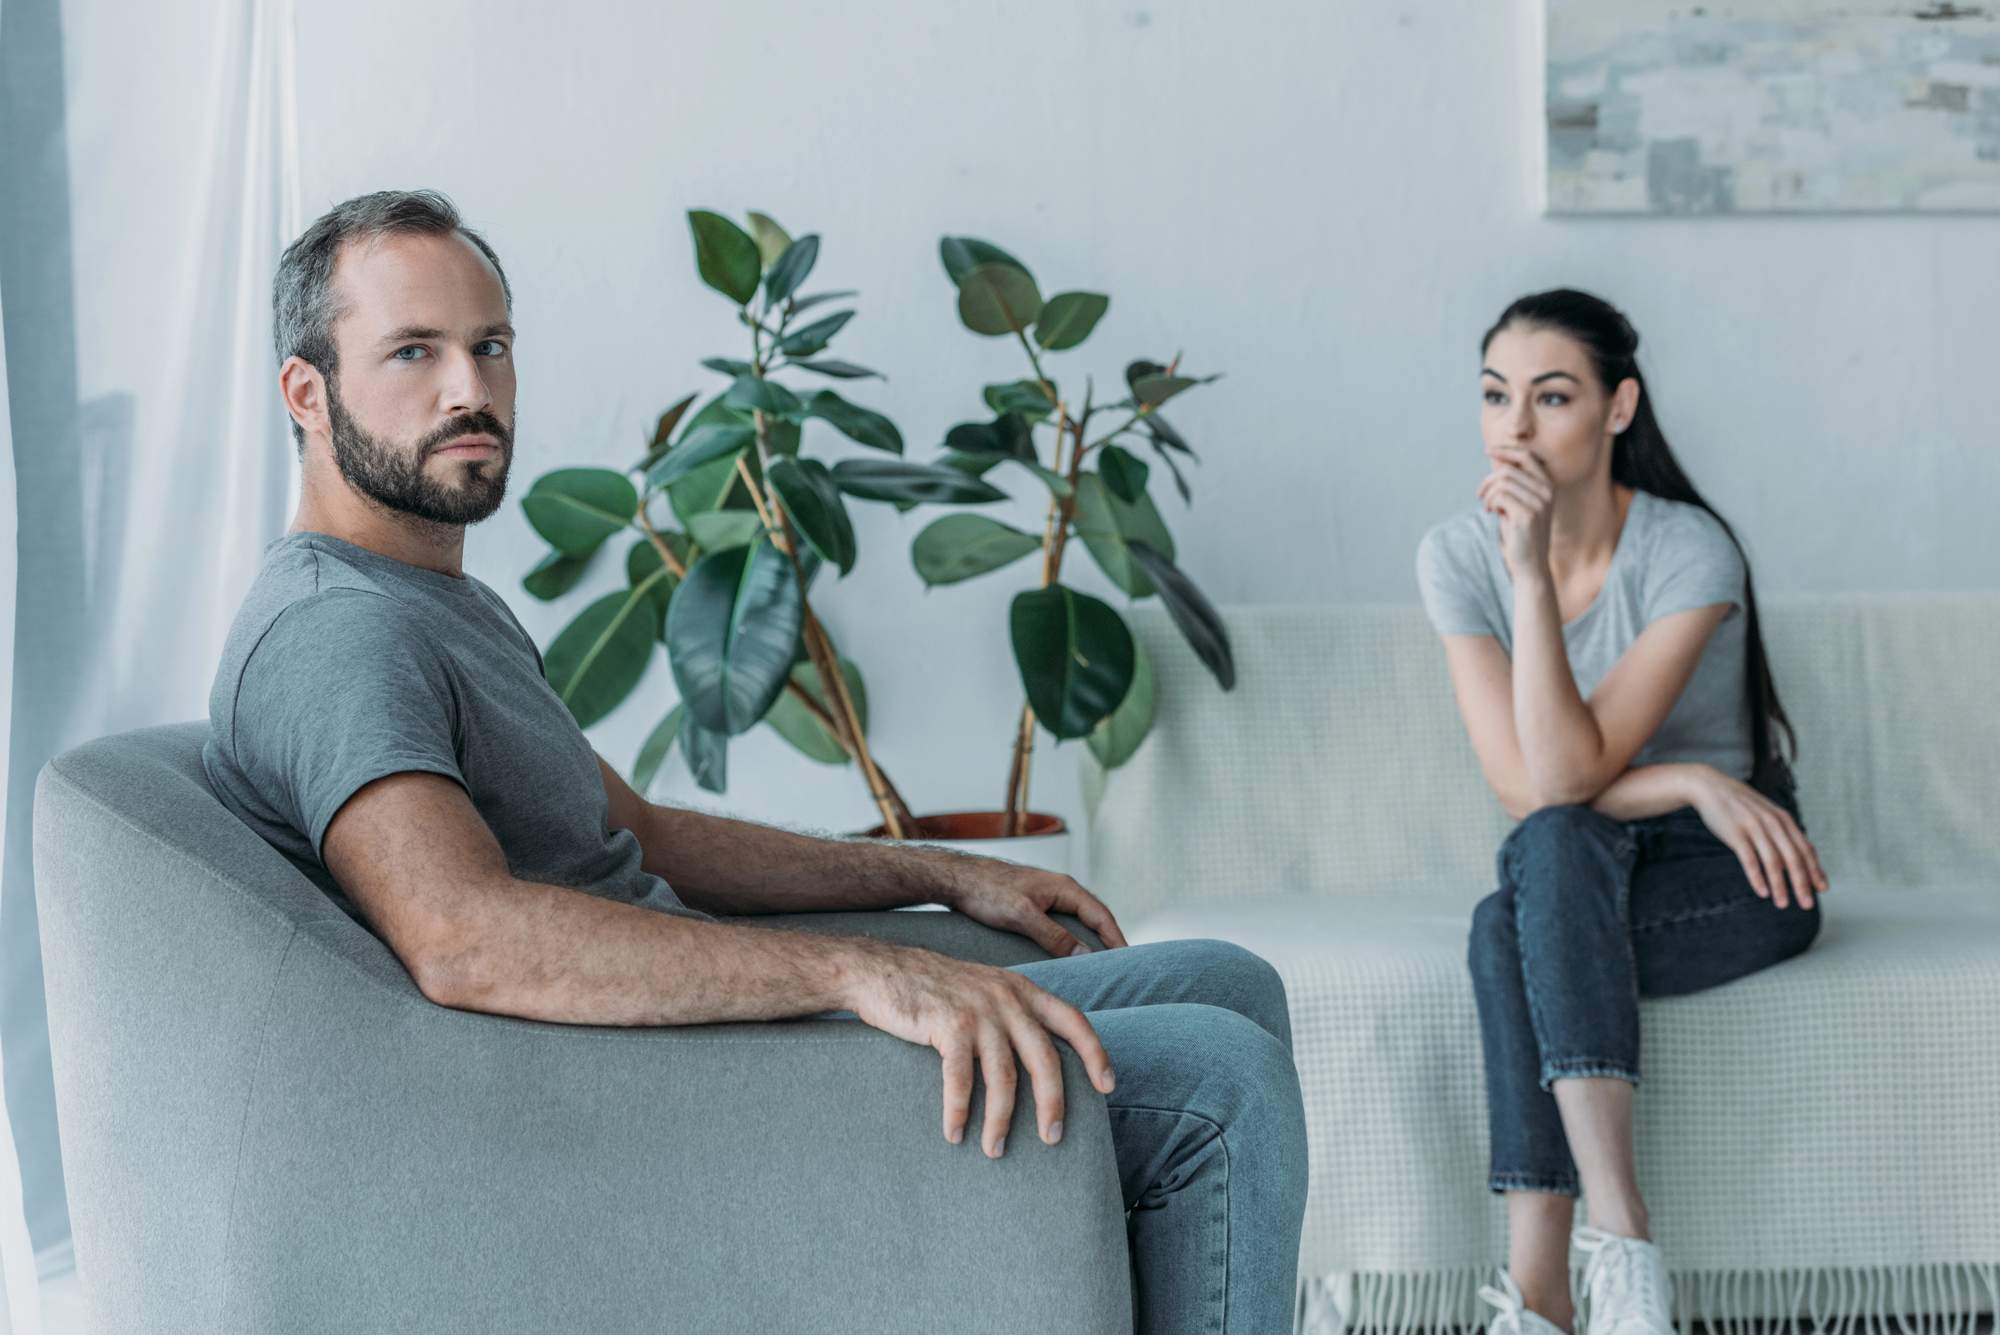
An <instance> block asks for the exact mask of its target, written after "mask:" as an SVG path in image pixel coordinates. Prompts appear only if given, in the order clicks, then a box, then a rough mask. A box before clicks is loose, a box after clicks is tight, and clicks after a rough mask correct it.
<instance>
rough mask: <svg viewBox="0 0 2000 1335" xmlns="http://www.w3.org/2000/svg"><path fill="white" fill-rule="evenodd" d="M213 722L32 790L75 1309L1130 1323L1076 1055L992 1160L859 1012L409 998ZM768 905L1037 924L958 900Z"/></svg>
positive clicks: (370, 1327) (274, 1319)
mask: <svg viewBox="0 0 2000 1335" xmlns="http://www.w3.org/2000/svg"><path fill="white" fill-rule="evenodd" d="M205 735H206V725H205V724H180V725H175V726H173V727H166V728H155V729H149V730H147V731H143V732H134V733H127V734H124V735H121V736H116V737H108V738H104V739H102V740H100V741H96V742H92V743H90V744H88V745H86V746H82V747H79V748H77V749H76V750H74V751H71V752H69V753H67V754H65V755H63V756H59V757H58V758H57V759H55V760H54V761H52V762H50V764H49V766H48V767H47V768H46V769H45V770H44V771H43V772H42V776H41V781H40V783H39V785H38V787H37V791H36V807H35V860H36V869H37V877H36V880H37V884H36V893H37V901H38V904H39V907H40V912H41V930H42V949H43V957H44V961H45V964H46V969H47V978H48V992H49V1024H50V1037H51V1039H52V1042H53V1045H54V1056H55V1076H56V1100H57V1108H58V1112H59V1116H60V1119H61V1127H62V1137H63V1160H64V1167H65V1172H66V1174H67V1178H68V1183H69V1198H70V1212H71V1217H72V1220H73V1222H74V1228H75V1238H76V1253H77V1262H78V1270H79V1274H80V1278H81V1282H82V1288H83V1295H84V1303H85V1310H86V1313H87V1327H88V1329H90V1330H92V1331H96V1332H113V1331H116V1332H119V1333H120V1335H138V1333H139V1332H148V1331H160V1332H173V1333H174V1335H188V1333H190V1332H201V1333H202V1335H210V1333H213V1335H225V1333H226V1335H237V1333H238V1332H241V1333H242V1335H251V1333H252V1332H255V1333H256V1335H280V1333H281V1332H294V1331H296V1332H312V1333H313V1335H330V1333H332V1332H347V1331H353V1332H371V1333H372V1332H382V1331H398V1332H440V1333H442V1332H453V1333H454V1335H457V1333H458V1332H474V1331H476V1332H481V1333H482V1335H502V1333H504V1332H521V1333H522V1335H528V1333H529V1332H533V1333H534V1335H549V1333H551V1332H571V1331H575V1332H593V1333H595V1332H625V1331H634V1332H637V1331H649V1332H650V1331H662V1332H664V1331H702V1332H710V1331H757V1332H774V1331H813V1332H847V1331H852V1332H857V1333H859V1332H868V1333H869V1335H875V1333H877V1332H884V1331H922V1332H935V1331H944V1330H951V1331H973V1330H1002V1329H1005V1330H1010V1331H1034V1332H1038V1335H1039V1333H1044V1332H1061V1331H1079V1332H1081V1331H1092V1332H1097V1331H1111V1330H1117V1331H1129V1330H1130V1329H1131V1306H1130V1301H1131V1300H1130V1290H1129V1280H1128V1275H1129V1272H1128V1263H1127V1257H1126V1249H1125V1230H1124V1224H1123V1210H1122V1206H1121V1202H1120V1198H1119V1189H1118V1182H1117V1175H1116V1171H1115V1168H1114V1164H1113V1159H1112V1152H1111V1138H1110V1126H1109V1122H1108V1119H1107V1117H1106V1114H1105V1111H1104V1101H1103V1099H1102V1098H1101V1097H1100V1096H1099V1095H1097V1094H1096V1093H1095V1092H1094V1091H1093V1090H1092V1089H1091V1087H1090V1085H1089V1082H1088V1080H1087V1079H1086V1078H1085V1077H1084V1074H1083V1070H1082V1067H1081V1065H1080V1063H1078V1062H1077V1060H1076V1059H1075V1057H1074V1055H1073V1054H1070V1053H1068V1052H1067V1051H1065V1053H1064V1057H1063V1062H1064V1072H1065V1077H1066V1092H1067V1097H1068V1100H1069V1112H1068V1116H1067V1119H1066V1123H1065V1126H1066V1132H1065V1135H1064V1138H1063V1142H1062V1143H1061V1144H1060V1145H1057V1146H1047V1145H1043V1144H1041V1143H1040V1142H1039V1140H1038V1139H1037V1138H1036V1137H1035V1136H1034V1135H1032V1134H1025V1135H1024V1134H1018V1133H1017V1134H1015V1135H1014V1136H1012V1137H1010V1139H1009V1141H1008V1146H1009V1148H1008V1152H1007V1155H1006V1157H1005V1158H1004V1159H1001V1160H1000V1161H998V1162H991V1161H988V1160H987V1159H986V1158H985V1157H984V1156H983V1155H982V1154H981V1153H980V1152H979V1149H978V1146H977V1145H976V1144H975V1143H974V1141H975V1139H976V1138H975V1137H971V1136H968V1137H967V1139H966V1142H965V1143H964V1144H961V1145H957V1146H953V1145H947V1144H946V1143H945V1142H944V1140H943V1138H942V1136H941V1135H940V1134H939V1107H940V1086H939V1070H938V1060H937V1057H936V1055H935V1054H934V1053H932V1052H930V1051H928V1050H925V1049H921V1048H917V1047H914V1046H911V1045H909V1044H905V1043H902V1042H899V1041H897V1040H896V1039H894V1038H891V1037H889V1036H888V1035H886V1034H882V1033H880V1032H877V1031H875V1030H872V1029H869V1028H868V1027H866V1026H864V1025H862V1024H861V1023H860V1022H858V1021H854V1020H822V1019H814V1020H799V1021H792V1022H787V1023H781V1024H736V1025H712V1026H701V1027H689V1028H677V1029H607V1028H594V1027H583V1026H569V1025H555V1024H541V1023H535V1022H530V1021H522V1020H511V1019H502V1018H497V1017H493V1016H487V1015H475V1014H468V1013H465V1012H460V1011H453V1010H446V1009H443V1008H441V1007H438V1006H434V1005H432V1004H431V1003H430V1002H429V1001H427V1000H425V999H424V997H423V995H422V994H421V993H419V992H418V991H417V989H416V986H415V985H414V984H413V983H412V982H411V981H410V978H409V975H408V974H407V973H406V972H405V971H404V969H403V967H402V966H401V964H399V963H398V962H397V960H396V958H395V956H394V955H393V954H391V953H390V951H389V950H388V949H387V947H385V946H384V945H383V944H382V943H381V942H380V941H379V940H377V939H376V938H375V937H374V936H372V935H370V934H369V933H368V932H367V931H365V930H363V929H362V928H361V927H359V926H357V925H356V924H355V923H354V922H353V921H352V920H351V919H349V918H348V917H347V916H346V915H345V914H343V913H341V912H340V911H339V910H338V909H336V908H334V907H333V905H332V904H331V903H330V902H329V901H328V900H327V899H326V897H325V896H324V895H322V894H321V893H320V892H319V891H318V890H317V889H316V888H315V887H314V886H313V885H312V884H311V883H310V882H309V881H308V880H306V879H305V877H303V876H302V875H300V874H299V872H298V871H297V870H296V869H295V868H293V867H292V866H291V864H290V863H288V862H287V861H286V860H285V859H284V858H283V857H282V856H280V855H279V854H278V853H277V852H275V851H274V850H272V849H271V848H270V847H269V846H267V845H266V844H265V843H264V842H263V841H262V840H260V839H259V838H258V837H257V836H256V835H255V834H253V833H251V831H250V830H248V829H247V828H246V827H244V826H243V825H242V824H240V823H239V822H238V821H236V820H235V819H234V818H233V817H232V816H230V815H229V813H228V812H227V811H226V810H225V809H224V808H223V807H222V806H221V805H220V804H219V803H217V802H216V800H215V799H214V797H213V796H212V795H211V793H210V792H209V789H208V785H207V782H206V780H205V779H204V777H203V774H202V769H201V759H200V750H201V744H202V739H203V737H204V736H205ZM763 921H766V922H771V923H782V924H783V925H785V926H790V927H805V928H809V929H811V930H826V931H842V932H850V933H857V934H867V935H872V936H881V937H889V938H893V939H896V940H901V941H907V942H910V943H913V944H918V945H924V946H928V947H930V948H932V949H935V950H940V951H943V952H945V953H947V954H951V955H955V956H958V957H960V958H965V959H977V960H984V961H988V962H991V963H995V964H1011V963H1017V962H1020V961H1023V960H1027V959H1039V958H1042V955H1041V952H1040V951H1039V950H1037V949H1036V948H1035V946H1034V945H1032V944H1031V943H1029V942H1028V941H1026V940H1025V939H1023V938H1020V937H1016V936H1010V935H1007V934H1005V933H999V932H993V931H989V930H987V929H986V928H983V927H980V926H979V925H977V924H975V923H973V922H971V921H970V920H968V919H965V918H962V917H959V916H958V915H955V914H952V915H947V914H942V913H874V914H819V915H801V916H798V917H789V918H784V919H765V920H763ZM1070 926H1071V928H1072V930H1077V931H1081V926H1080V924H1074V923H1072V924H1070ZM1086 939H1090V938H1086ZM977 1116H978V1108H977V1105H976V1104H975V1109H974V1117H975V1119H976V1118H977ZM1033 1124H1034V1113H1033V1107H1032V1103H1031V1101H1030V1099H1029V1096H1028V1093H1027V1082H1026V1080H1025V1078H1024V1079H1023V1080H1022V1082H1021V1094H1020V1097H1019V1102H1018V1105H1017V1107H1016V1110H1015V1125H1016V1126H1017V1128H1018V1127H1021V1126H1029V1127H1032V1126H1033Z"/></svg>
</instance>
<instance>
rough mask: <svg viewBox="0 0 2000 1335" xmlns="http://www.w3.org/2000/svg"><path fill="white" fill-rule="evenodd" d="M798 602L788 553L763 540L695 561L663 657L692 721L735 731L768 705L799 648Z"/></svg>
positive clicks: (670, 620)
mask: <svg viewBox="0 0 2000 1335" xmlns="http://www.w3.org/2000/svg"><path fill="white" fill-rule="evenodd" d="M801 606H802V599H801V598H800V596H799V582H798V579H797V578H796V577H795V576H794V574H793V571H792V563H791V560H790V559H789V558H788V557H786V556H785V554H784V553H783V552H780V551H779V550H778V549H777V548H776V547H774V546H772V545H771V543H770V542H769V541H765V540H759V541H758V542H755V543H752V544H751V545H749V546H747V547H733V548H730V549H729V550H727V551H720V552H710V553H709V554H708V555H707V556H704V557H702V558H701V560H699V561H697V562H695V564H694V567H693V568H692V569H690V570H689V571H688V574H687V578H686V579H684V580H682V581H681V587H680V590H679V592H677V593H676V594H675V595H674V602H673V607H672V608H671V609H670V610H669V611H668V613H667V656H668V658H669V659H670V660H671V661H672V663H673V669H674V682H675V684H676V685H678V686H679V687H680V692H681V699H682V700H683V701H684V702H685V703H686V704H687V707H688V715H689V717H690V718H691V719H692V720H693V721H694V722H696V723H698V724H700V725H701V726H702V727H704V728H707V729H709V730H710V731H712V732H720V733H723V734H725V735H727V736H731V737H734V736H736V735H737V734H739V733H743V732H748V731H749V730H750V729H751V728H753V727H755V726H756V725H757V723H758V721H759V720H761V719H762V718H763V717H764V715H765V714H766V713H768V712H770V708H771V702H772V701H773V700H775V699H777V696H778V692H779V691H781V690H783V689H784V686H785V677H786V675H787V674H788V673H789V672H790V671H791V667H792V657H793V653H794V651H795V650H796V649H797V648H798V643H799V624H800V616H801V613H800V609H801Z"/></svg>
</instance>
